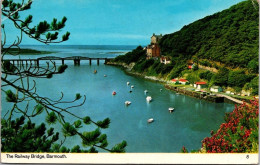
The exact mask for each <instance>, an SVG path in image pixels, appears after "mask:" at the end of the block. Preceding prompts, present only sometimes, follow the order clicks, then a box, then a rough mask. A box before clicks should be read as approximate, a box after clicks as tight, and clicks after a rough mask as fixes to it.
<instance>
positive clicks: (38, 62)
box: [36, 59, 40, 67]
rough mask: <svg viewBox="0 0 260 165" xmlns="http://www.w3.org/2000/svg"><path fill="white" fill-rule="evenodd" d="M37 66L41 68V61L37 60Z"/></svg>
mask: <svg viewBox="0 0 260 165" xmlns="http://www.w3.org/2000/svg"><path fill="white" fill-rule="evenodd" d="M36 65H37V67H39V66H40V60H39V59H37V60H36Z"/></svg>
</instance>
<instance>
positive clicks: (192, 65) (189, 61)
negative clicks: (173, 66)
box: [187, 60, 194, 69]
mask: <svg viewBox="0 0 260 165" xmlns="http://www.w3.org/2000/svg"><path fill="white" fill-rule="evenodd" d="M187 65H188V69H192V68H193V67H194V63H193V61H192V60H188V61H187Z"/></svg>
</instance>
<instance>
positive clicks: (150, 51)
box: [146, 44, 161, 59]
mask: <svg viewBox="0 0 260 165" xmlns="http://www.w3.org/2000/svg"><path fill="white" fill-rule="evenodd" d="M146 55H147V59H150V58H153V57H156V58H159V57H160V55H161V49H160V47H159V45H158V44H153V45H148V46H147V48H146Z"/></svg>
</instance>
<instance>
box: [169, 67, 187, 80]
mask: <svg viewBox="0 0 260 165" xmlns="http://www.w3.org/2000/svg"><path fill="white" fill-rule="evenodd" d="M185 68H186V65H178V66H175V67H174V68H173V69H172V71H171V73H170V79H172V78H175V77H179V75H180V74H181V72H182V71H183V70H185Z"/></svg>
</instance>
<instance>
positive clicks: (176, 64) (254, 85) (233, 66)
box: [113, 0, 259, 95]
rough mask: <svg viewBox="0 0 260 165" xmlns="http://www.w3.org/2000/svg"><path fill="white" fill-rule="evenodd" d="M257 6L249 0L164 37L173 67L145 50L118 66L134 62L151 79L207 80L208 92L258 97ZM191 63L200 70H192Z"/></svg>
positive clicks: (119, 59) (163, 44)
mask: <svg viewBox="0 0 260 165" xmlns="http://www.w3.org/2000/svg"><path fill="white" fill-rule="evenodd" d="M255 7H256V6H255ZM255 7H254V6H253V4H252V2H251V1H250V0H247V1H243V2H241V3H238V4H237V5H234V6H232V7H230V8H229V9H226V10H223V11H221V12H218V13H215V14H213V15H211V16H207V17H205V18H203V19H200V20H197V21H195V22H193V23H191V24H189V25H187V26H184V27H183V28H182V29H181V30H179V31H177V32H174V33H172V34H167V35H164V36H163V37H162V39H160V40H159V45H160V47H161V52H162V53H161V55H163V56H168V57H169V58H170V59H171V62H170V64H163V63H161V62H160V60H159V59H156V58H150V59H146V50H145V49H143V48H142V47H141V46H139V47H137V48H136V49H135V50H133V51H132V52H129V53H127V54H126V55H122V56H118V57H117V58H115V60H114V61H113V62H119V63H122V62H123V63H125V64H130V63H132V66H133V67H132V70H131V71H133V72H138V73H141V74H143V75H147V76H156V77H157V78H162V79H165V80H169V79H173V78H185V79H187V80H188V81H189V82H190V83H194V82H197V81H206V82H207V85H208V87H211V86H213V85H218V86H221V87H223V88H224V90H231V91H233V92H234V93H240V92H241V91H242V90H244V91H250V93H251V94H252V95H258V79H259V77H258V67H259V63H258V47H259V44H258V41H259V38H258V34H259V30H258V27H259V23H258V21H259V19H258V16H259V14H258V9H255ZM191 60H192V61H193V62H194V66H193V69H188V63H187V62H188V61H191ZM133 64H134V65H133ZM198 64H199V65H198ZM207 67H208V69H205V68H207ZM213 70H214V71H213Z"/></svg>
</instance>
